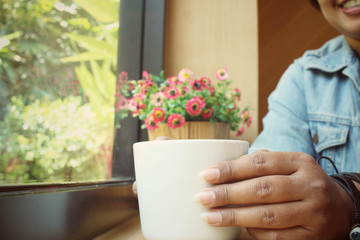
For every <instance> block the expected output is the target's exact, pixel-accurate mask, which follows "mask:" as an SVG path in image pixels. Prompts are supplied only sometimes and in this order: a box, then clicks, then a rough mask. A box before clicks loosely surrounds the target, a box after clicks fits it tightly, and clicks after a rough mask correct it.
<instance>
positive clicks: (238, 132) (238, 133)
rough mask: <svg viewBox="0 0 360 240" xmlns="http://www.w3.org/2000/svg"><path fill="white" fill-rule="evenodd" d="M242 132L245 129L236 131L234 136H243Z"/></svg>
mask: <svg viewBox="0 0 360 240" xmlns="http://www.w3.org/2000/svg"><path fill="white" fill-rule="evenodd" d="M244 132H245V128H244V127H242V128H241V129H239V130H237V131H236V134H235V136H237V137H240V136H241V135H243V133H244Z"/></svg>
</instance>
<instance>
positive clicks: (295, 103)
mask: <svg viewBox="0 0 360 240" xmlns="http://www.w3.org/2000/svg"><path fill="white" fill-rule="evenodd" d="M302 76H303V68H302V66H301V65H300V64H298V63H297V62H295V63H293V64H292V65H290V67H289V68H288V69H287V71H286V72H285V73H284V75H283V76H282V78H281V79H280V81H279V83H278V85H277V87H276V89H275V91H274V92H273V93H272V94H271V95H270V97H269V99H268V103H269V112H268V114H267V115H266V117H265V118H264V119H263V125H264V130H263V132H262V133H261V134H260V135H259V136H258V138H257V139H256V140H255V142H254V143H253V144H252V146H251V148H250V150H249V152H250V153H251V152H254V151H256V150H259V149H267V150H271V151H295V152H305V153H308V154H310V155H314V149H313V146H312V138H311V134H310V131H309V123H308V119H307V109H306V104H305V99H304V98H305V96H304V90H303V86H302V85H301V83H302V82H301V77H302Z"/></svg>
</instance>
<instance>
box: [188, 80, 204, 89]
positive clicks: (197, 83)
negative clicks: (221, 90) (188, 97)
mask: <svg viewBox="0 0 360 240" xmlns="http://www.w3.org/2000/svg"><path fill="white" fill-rule="evenodd" d="M191 86H192V88H193V89H194V90H196V91H202V90H203V88H204V85H203V84H202V82H201V80H194V81H192V82H191Z"/></svg>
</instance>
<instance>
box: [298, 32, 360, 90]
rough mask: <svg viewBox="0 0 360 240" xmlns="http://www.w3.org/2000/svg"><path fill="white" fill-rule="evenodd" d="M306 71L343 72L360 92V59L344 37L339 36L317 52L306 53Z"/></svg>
mask: <svg viewBox="0 0 360 240" xmlns="http://www.w3.org/2000/svg"><path fill="white" fill-rule="evenodd" d="M305 56H307V58H306V63H305V65H304V67H305V69H316V70H320V71H322V72H327V73H334V72H337V71H341V72H342V73H343V74H344V75H346V76H348V77H349V78H350V79H351V80H352V81H353V82H354V84H355V86H356V88H357V89H358V90H359V91H360V78H359V70H360V69H359V59H358V57H357V55H356V53H355V51H354V50H353V49H352V48H351V47H350V45H349V43H348V42H347V41H346V39H345V37H344V36H343V35H341V36H338V37H336V38H334V39H332V40H330V41H328V42H327V43H325V44H324V46H322V47H321V48H319V49H317V50H309V51H307V52H306V53H305Z"/></svg>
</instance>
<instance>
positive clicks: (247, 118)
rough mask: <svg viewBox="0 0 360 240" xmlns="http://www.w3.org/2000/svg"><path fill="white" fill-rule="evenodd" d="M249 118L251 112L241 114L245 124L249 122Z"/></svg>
mask: <svg viewBox="0 0 360 240" xmlns="http://www.w3.org/2000/svg"><path fill="white" fill-rule="evenodd" d="M249 117H250V113H249V111H244V112H243V113H242V114H241V118H242V119H243V122H247V121H248V120H249Z"/></svg>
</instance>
